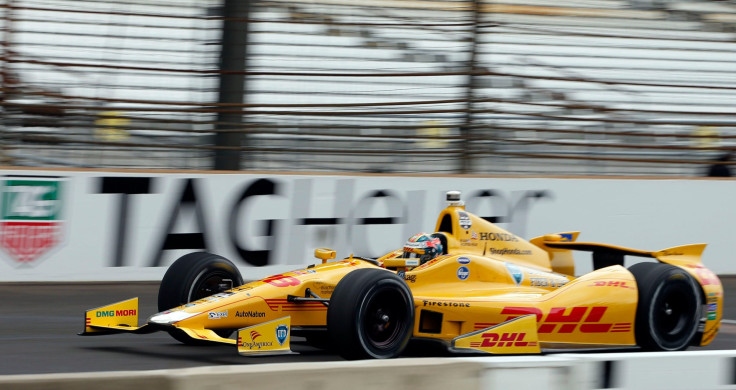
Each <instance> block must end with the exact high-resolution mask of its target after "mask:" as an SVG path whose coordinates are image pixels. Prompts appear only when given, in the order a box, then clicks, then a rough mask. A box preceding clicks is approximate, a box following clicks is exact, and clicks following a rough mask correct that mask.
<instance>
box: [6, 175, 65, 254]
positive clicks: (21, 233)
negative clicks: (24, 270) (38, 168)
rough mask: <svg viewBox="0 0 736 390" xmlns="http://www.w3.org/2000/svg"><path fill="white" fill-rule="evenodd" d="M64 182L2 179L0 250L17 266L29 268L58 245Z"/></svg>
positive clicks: (13, 178)
mask: <svg viewBox="0 0 736 390" xmlns="http://www.w3.org/2000/svg"><path fill="white" fill-rule="evenodd" d="M64 180H65V179H64V178H61V177H48V176H42V177H41V176H35V177H34V176H4V177H2V181H1V182H0V191H1V192H0V206H1V208H0V248H2V250H3V251H4V252H5V254H6V255H8V256H9V257H10V259H11V260H12V261H13V262H14V263H15V264H16V265H19V266H23V265H30V264H31V263H33V262H34V261H36V260H38V259H39V258H40V257H41V256H43V255H44V254H46V253H47V252H48V251H49V250H51V249H52V248H54V247H55V246H57V245H59V244H60V243H61V241H62V239H63V227H64V226H63V225H64V220H63V219H62V211H63V196H62V194H63V191H62V189H63V182H64ZM4 257H5V256H4Z"/></svg>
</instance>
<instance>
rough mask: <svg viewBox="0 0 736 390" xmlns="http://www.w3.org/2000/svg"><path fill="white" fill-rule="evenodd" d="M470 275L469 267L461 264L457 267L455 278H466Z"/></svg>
mask: <svg viewBox="0 0 736 390" xmlns="http://www.w3.org/2000/svg"><path fill="white" fill-rule="evenodd" d="M468 277H470V268H468V267H466V266H464V265H463V266H461V267H459V268H458V269H457V278H458V279H460V280H467V279H468Z"/></svg>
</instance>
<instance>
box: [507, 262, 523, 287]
mask: <svg viewBox="0 0 736 390" xmlns="http://www.w3.org/2000/svg"><path fill="white" fill-rule="evenodd" d="M505 264H506V270H507V271H509V275H511V279H513V280H514V283H516V285H517V286H518V285H520V284H521V282H522V281H524V272H522V271H521V268H520V267H519V266H518V265H516V264H512V263H505Z"/></svg>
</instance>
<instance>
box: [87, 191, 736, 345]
mask: <svg viewBox="0 0 736 390" xmlns="http://www.w3.org/2000/svg"><path fill="white" fill-rule="evenodd" d="M435 231H436V232H438V233H441V236H442V237H443V238H444V239H443V245H444V246H445V249H446V252H447V254H445V255H442V256H440V257H438V258H435V259H433V260H431V261H429V262H427V263H425V264H422V265H419V264H417V263H414V261H416V259H404V258H401V250H397V251H394V252H391V253H388V254H386V255H384V256H382V257H381V258H378V259H377V260H373V261H371V260H365V259H361V258H353V257H352V256H351V257H350V258H348V259H344V260H339V261H332V262H328V261H329V260H330V259H332V258H334V255H335V253H334V251H331V250H329V249H324V248H320V249H318V250H317V251H316V253H315V255H316V256H317V257H318V258H319V259H320V260H321V263H320V264H316V265H312V266H309V267H307V268H304V269H299V270H295V271H292V272H286V273H283V274H279V275H273V276H270V277H267V278H264V279H262V280H258V281H254V282H251V283H247V284H244V285H242V286H239V287H236V288H233V289H231V290H228V291H225V292H222V293H219V294H215V295H213V296H210V297H207V298H203V299H200V300H198V301H195V302H191V303H188V304H185V305H183V306H180V307H176V308H173V309H170V310H167V311H165V312H162V313H158V314H156V315H154V316H152V317H151V318H149V321H148V323H147V324H145V325H144V326H141V327H138V326H137V300H136V301H132V300H131V301H125V302H122V303H118V304H114V305H109V306H106V307H103V308H99V309H95V310H92V311H88V312H87V316H86V317H87V323H86V325H85V334H94V333H95V332H107V333H110V332H120V331H132V332H139V333H144V332H147V331H152V330H166V329H167V328H168V329H170V328H179V329H181V330H183V331H184V332H185V333H187V334H188V335H190V336H191V337H192V338H200V339H205V340H210V341H215V342H224V343H230V344H236V341H235V340H232V339H222V338H221V337H219V336H217V335H216V334H215V333H214V332H213V330H217V329H241V330H242V329H243V328H246V329H251V328H250V327H253V326H260V325H264V324H271V323H276V322H278V320H282V319H285V318H288V321H289V322H290V325H289V334H288V335H289V336H290V335H291V331H292V330H295V331H297V332H298V331H300V330H313V329H318V330H319V329H324V328H325V327H326V314H327V309H328V301H329V298H330V297H331V295H332V292H333V290H334V289H335V286H336V285H337V283H338V282H340V280H341V279H342V278H343V277H344V276H345V275H347V274H348V273H349V272H352V271H354V270H356V269H360V268H377V267H382V268H384V269H386V270H387V272H395V273H397V274H398V275H399V276H401V277H402V278H403V279H404V280H405V282H406V283H407V285H408V286H409V288H410V290H411V292H412V294H413V298H414V310H415V319H414V330H413V336H414V337H416V338H429V339H436V340H441V341H443V342H445V343H447V344H448V345H452V348H453V349H455V350H464V349H474V350H478V351H484V352H490V353H538V352H539V351H540V350H541V349H542V348H546V347H549V348H557V347H560V346H562V347H581V346H634V345H636V340H635V316H636V311H637V303H638V302H637V301H638V289H637V284H636V281H635V279H634V276H633V275H632V274H631V273H630V272H629V271H628V270H627V269H626V268H624V267H623V266H622V264H613V265H610V266H605V267H600V268H599V269H596V270H595V271H593V272H590V273H588V274H585V275H582V276H580V277H575V276H574V275H575V270H574V261H573V257H572V253H573V251H576V250H585V251H600V250H606V251H608V252H611V253H615V254H618V255H621V256H623V255H624V254H625V255H632V256H639V257H649V258H652V259H654V260H656V261H660V262H664V263H668V264H672V265H674V266H677V267H680V268H682V269H684V270H686V271H687V272H688V273H690V274H691V275H692V276H693V277H694V278H695V279H696V280H697V281H698V282H699V284H700V286H701V289H702V292H703V303H704V306H707V309H705V310H704V313H703V317H704V318H705V321H704V324H703V326H702V327H701V328H702V329H701V330H702V332H701V333H702V338H701V340H700V343H699V344H700V345H706V344H708V343H710V342H711V341H712V340H713V337H715V335H716V333H717V331H718V327H719V324H720V320H721V313H722V308H723V289H722V286H721V283H720V280H719V279H718V277H717V276H715V275H714V274H713V273H712V272H711V271H710V270H708V269H707V268H705V267H704V266H703V264H702V263H701V260H700V256H701V254H702V252H703V249H704V247H705V245H704V244H694V245H685V246H680V247H675V248H670V249H666V250H662V251H656V252H647V251H640V250H635V249H629V248H623V247H617V246H612V245H606V244H598V243H582V242H577V241H576V240H577V237H578V235H579V234H578V232H565V233H557V234H550V235H546V236H542V237H537V238H534V239H532V240H529V241H527V240H524V239H522V238H521V237H518V236H516V235H514V234H513V233H510V232H508V231H506V230H504V229H502V228H500V227H498V226H496V225H494V224H492V223H490V222H488V221H486V220H484V219H482V218H480V217H478V216H475V215H473V214H471V213H469V212H467V211H465V208H464V207H463V206H462V205H460V204H454V205H450V206H449V207H447V208H446V209H444V210H442V212H441V213H440V215H439V218H438V220H437V225H436V227H435ZM622 258H623V257H621V259H622ZM622 262H623V260H621V263H622ZM376 263H377V264H376ZM117 313H120V314H125V315H123V316H120V317H118V316H117ZM133 314H135V317H133ZM274 321H276V322H274ZM162 324H163V325H162ZM281 329H283V328H281ZM249 332H250V331H248V332H246V333H242V331H241V333H240V334H239V338H243V337H246V336H250V335H251V334H250V333H249ZM259 333H261V332H259ZM263 333H269V334H271V333H274V332H273V331H272V330H270V329H269V330H267V331H265V332H263ZM263 333H261V334H263ZM274 334H275V333H274ZM522 335H523V336H522ZM264 338H265V336H264ZM269 340H270V341H269V342H271V344H274V343H273V340H271V339H269ZM287 341H288V340H287ZM250 342H251V343H252V342H254V341H253V340H252V339H251V341H250ZM237 344H239V348H241V353H244V354H250V353H252V351H245V352H244V351H243V350H242V347H243V346H242V342H238V343H237ZM287 345H288V344H287ZM280 347H281V346H280ZM277 349H278V348H277ZM287 350H288V348H287ZM281 351H286V350H284V349H283V348H281ZM256 352H258V351H256ZM267 352H268V351H267ZM270 352H273V351H270ZM287 352H288V351H287Z"/></svg>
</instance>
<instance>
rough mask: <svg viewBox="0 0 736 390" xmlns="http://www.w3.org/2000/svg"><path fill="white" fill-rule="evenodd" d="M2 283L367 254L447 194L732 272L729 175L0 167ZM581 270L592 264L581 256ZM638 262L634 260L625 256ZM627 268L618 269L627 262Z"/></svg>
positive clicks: (245, 267)
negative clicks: (324, 253) (211, 259)
mask: <svg viewBox="0 0 736 390" xmlns="http://www.w3.org/2000/svg"><path fill="white" fill-rule="evenodd" d="M0 176H2V177H1V178H0V207H1V209H0V282H18V281H126V280H131V281H132V280H160V278H161V277H162V276H163V273H164V272H165V270H166V267H167V266H168V265H169V264H171V262H172V261H173V260H174V259H176V258H177V257H179V256H181V255H183V254H185V253H188V252H191V251H199V250H206V251H209V252H213V253H217V254H220V255H222V256H225V257H227V258H229V259H231V260H233V261H234V262H235V263H236V264H238V266H239V267H240V268H241V271H242V272H243V275H244V277H245V278H246V279H255V278H261V277H264V276H267V275H271V274H275V273H279V272H285V271H289V270H293V269H295V268H299V267H301V266H303V265H307V264H311V263H314V262H315V261H316V260H315V259H314V258H313V251H314V248H317V247H331V248H334V249H336V250H337V252H338V256H339V257H346V256H349V255H350V254H351V253H354V254H356V255H359V256H367V257H374V256H379V255H381V254H383V253H386V252H388V251H390V250H394V249H396V248H399V247H401V245H402V244H403V242H404V241H405V240H406V239H407V238H408V237H411V236H412V235H414V234H415V233H417V232H421V231H431V230H432V229H434V226H435V222H436V218H437V214H438V212H439V211H440V210H442V209H443V208H444V207H445V201H444V197H445V192H446V191H449V190H459V191H462V192H463V199H464V200H465V201H466V203H467V209H468V210H469V211H472V212H474V213H476V214H478V215H481V216H483V217H489V218H492V219H493V220H495V221H496V222H497V223H498V224H499V225H501V226H502V227H504V228H506V229H508V230H510V231H511V232H513V233H515V234H516V235H518V236H521V237H524V238H527V239H528V238H531V237H535V236H538V235H543V234H548V233H554V232H560V231H574V230H579V231H581V232H582V233H581V235H580V238H579V240H581V241H600V242H607V243H611V244H616V245H621V246H628V247H633V248H638V249H644V250H659V249H663V248H667V247H672V246H676V245H681V244H689V243H699V242H705V243H709V246H708V248H707V249H706V251H705V254H704V261H705V263H706V264H707V265H708V266H709V267H711V269H713V270H714V271H715V272H717V273H719V274H736V261H733V253H734V250H733V249H734V244H733V242H734V241H733V237H732V236H733V234H732V231H733V229H732V226H733V221H734V220H736V207H733V203H734V200H735V199H736V180H708V179H704V178H683V179H671V178H667V179H652V178H631V179H626V178H525V177H463V176H439V175H426V176H385V175H324V174H315V175H305V174H275V173H271V172H269V173H212V172H143V171H136V172H132V171H126V172H116V171H97V170H88V171H75V170H35V169H0ZM576 256H577V259H576V261H577V273H578V274H582V273H585V272H588V271H590V270H591V262H590V257H589V255H587V254H585V253H578V254H576ZM632 260H635V259H632ZM627 265H628V264H627Z"/></svg>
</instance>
